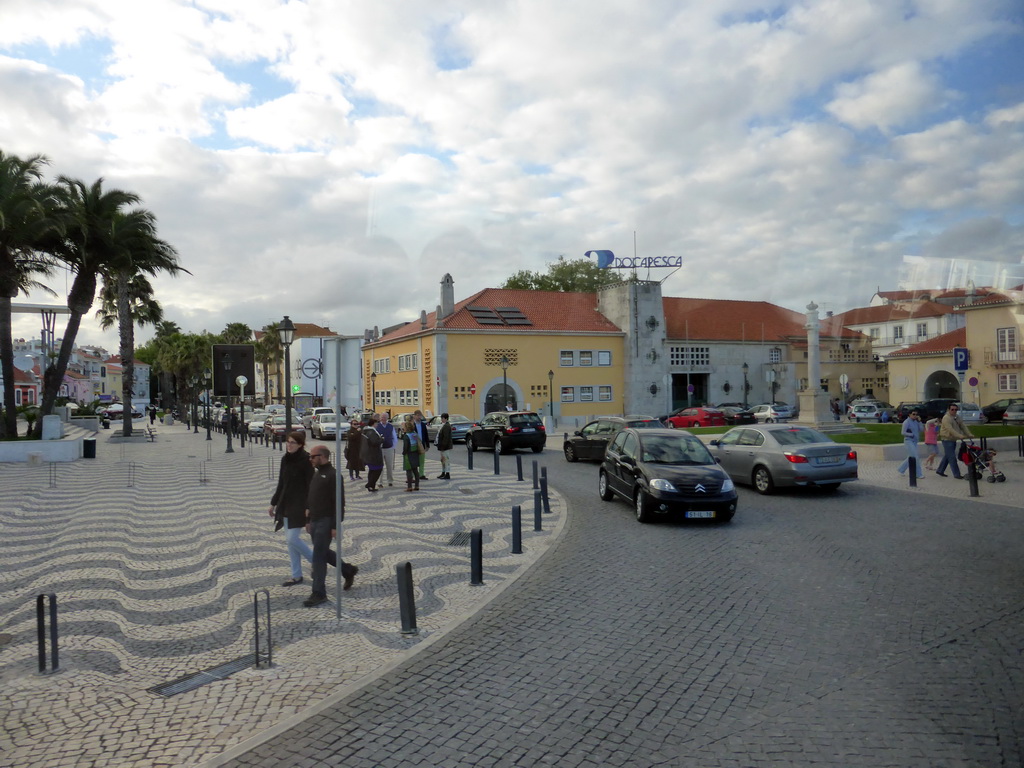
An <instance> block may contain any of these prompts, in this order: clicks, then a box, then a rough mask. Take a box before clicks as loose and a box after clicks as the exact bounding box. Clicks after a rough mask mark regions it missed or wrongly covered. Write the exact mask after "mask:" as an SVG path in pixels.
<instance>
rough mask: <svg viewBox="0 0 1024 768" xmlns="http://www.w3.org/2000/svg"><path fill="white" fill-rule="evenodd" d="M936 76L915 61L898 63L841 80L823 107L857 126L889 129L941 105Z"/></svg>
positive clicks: (942, 97) (859, 127) (939, 88)
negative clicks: (830, 98) (831, 97)
mask: <svg viewBox="0 0 1024 768" xmlns="http://www.w3.org/2000/svg"><path fill="white" fill-rule="evenodd" d="M942 91H943V89H942V87H941V85H940V84H939V82H938V78H936V77H934V76H932V75H929V74H927V73H925V72H924V71H923V70H922V67H921V65H920V64H919V63H918V62H906V63H903V64H898V65H896V66H893V67H889V68H888V69H886V70H884V71H882V72H875V73H872V74H871V75H869V76H868V77H865V78H863V79H861V80H859V81H857V82H855V83H842V84H840V85H839V86H838V87H837V88H836V98H835V99H833V100H832V101H831V102H829V103H828V104H827V105H826V109H827V110H828V111H829V112H831V113H832V114H833V115H835V116H836V118H837V119H839V120H841V121H842V122H844V123H846V124H847V125H850V126H852V127H853V128H855V129H857V130H864V129H865V128H878V129H879V130H881V131H884V132H887V133H888V132H890V131H891V130H892V129H893V128H895V127H898V126H901V125H905V124H906V123H907V122H909V121H911V120H914V119H916V118H918V117H919V116H920V115H922V114H923V113H926V112H930V111H937V109H938V108H939V107H941V106H943V102H944V100H945V98H946V95H945V94H943V92H942Z"/></svg>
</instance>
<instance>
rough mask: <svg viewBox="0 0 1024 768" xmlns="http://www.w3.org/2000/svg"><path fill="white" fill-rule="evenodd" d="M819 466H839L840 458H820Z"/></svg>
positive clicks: (818, 460)
mask: <svg viewBox="0 0 1024 768" xmlns="http://www.w3.org/2000/svg"><path fill="white" fill-rule="evenodd" d="M817 462H818V464H838V463H839V457H838V456H819V457H818V459H817Z"/></svg>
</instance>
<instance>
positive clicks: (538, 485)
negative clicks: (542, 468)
mask: <svg viewBox="0 0 1024 768" xmlns="http://www.w3.org/2000/svg"><path fill="white" fill-rule="evenodd" d="M538 488H540V484H539V483H538V482H537V460H536V459H534V460H533V490H535V491H536V490H537V489H538Z"/></svg>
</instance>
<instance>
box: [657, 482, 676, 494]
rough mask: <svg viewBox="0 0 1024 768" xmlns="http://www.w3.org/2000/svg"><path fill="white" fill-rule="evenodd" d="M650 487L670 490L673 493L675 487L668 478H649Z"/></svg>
mask: <svg viewBox="0 0 1024 768" xmlns="http://www.w3.org/2000/svg"><path fill="white" fill-rule="evenodd" d="M651 488H654V489H655V490H658V491H670V492H672V493H675V490H676V487H675V486H674V485H672V483H670V482H669V481H668V480H660V479H658V480H651Z"/></svg>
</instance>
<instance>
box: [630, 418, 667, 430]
mask: <svg viewBox="0 0 1024 768" xmlns="http://www.w3.org/2000/svg"><path fill="white" fill-rule="evenodd" d="M626 426H628V427H632V428H633V429H661V422H660V421H658V420H657V419H647V420H645V421H629V422H626Z"/></svg>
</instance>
